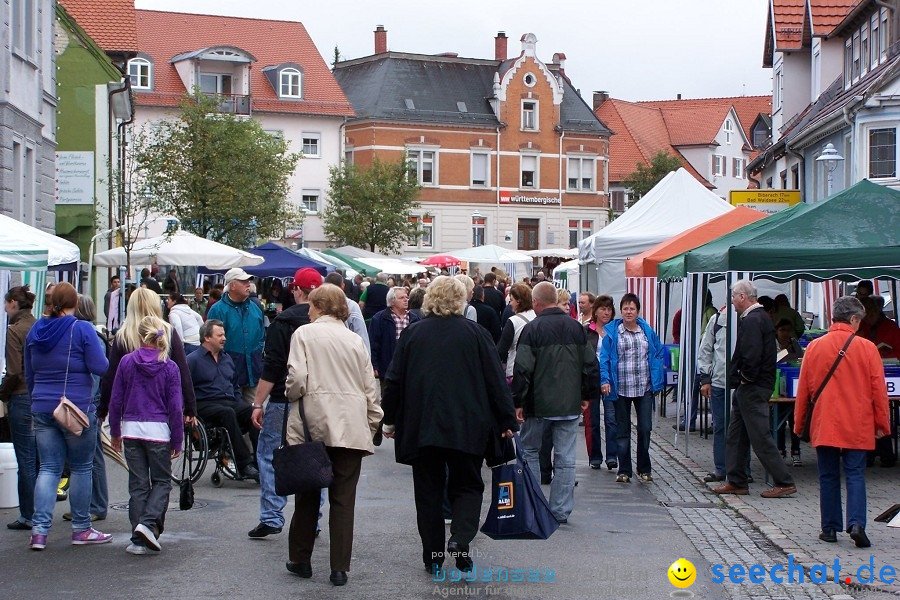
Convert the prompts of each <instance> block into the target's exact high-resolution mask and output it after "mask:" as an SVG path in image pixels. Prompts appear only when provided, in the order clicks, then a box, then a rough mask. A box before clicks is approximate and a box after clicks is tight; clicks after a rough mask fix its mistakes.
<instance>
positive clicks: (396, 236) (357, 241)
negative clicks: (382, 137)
mask: <svg viewBox="0 0 900 600" xmlns="http://www.w3.org/2000/svg"><path fill="white" fill-rule="evenodd" d="M328 184H329V188H330V189H329V192H328V195H329V202H328V206H327V207H326V208H325V210H324V212H323V213H322V218H323V221H324V224H325V235H327V236H328V239H330V240H332V241H334V242H337V243H340V244H349V245H351V246H358V247H366V248H368V249H369V250H370V251H373V252H374V251H375V248H376V247H377V248H379V249H380V250H383V251H385V252H399V251H400V249H401V248H402V247H403V244H404V243H406V240H410V239H417V238H418V236H420V235H421V232H420V231H419V230H418V229H417V228H416V225H415V224H414V223H410V221H409V214H410V211H413V210H415V209H417V208H419V204H418V202H416V197H417V196H418V193H419V189H420V188H419V185H418V184H417V183H416V182H415V180H413V179H412V178H410V177H409V175H408V172H407V165H406V160H405V159H403V158H401V159H400V160H397V161H386V162H383V161H380V160H378V159H377V158H376V159H375V161H374V162H373V163H372V166H370V167H360V166H357V165H354V164H342V165H341V166H339V167H331V169H330V173H329V178H328Z"/></svg>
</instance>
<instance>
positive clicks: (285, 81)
mask: <svg viewBox="0 0 900 600" xmlns="http://www.w3.org/2000/svg"><path fill="white" fill-rule="evenodd" d="M278 80H279V86H278V87H279V90H280V91H279V95H280V96H281V97H282V98H302V93H301V90H302V87H301V85H300V84H301V81H302V75H301V73H300V71H298V70H297V69H294V68H288V69H282V70H281V73H279V77H278Z"/></svg>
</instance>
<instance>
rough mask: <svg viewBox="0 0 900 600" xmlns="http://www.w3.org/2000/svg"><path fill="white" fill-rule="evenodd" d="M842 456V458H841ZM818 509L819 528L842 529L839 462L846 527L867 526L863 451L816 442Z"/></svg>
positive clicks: (864, 456) (864, 452)
mask: <svg viewBox="0 0 900 600" xmlns="http://www.w3.org/2000/svg"><path fill="white" fill-rule="evenodd" d="M842 459H843V460H842ZM816 461H817V462H818V467H819V511H820V512H821V516H822V529H834V530H835V531H844V529H845V528H844V527H842V526H841V522H842V521H841V462H843V464H844V479H845V480H846V484H847V527H846V529H850V528H851V527H853V526H854V525H859V526H860V527H862V528H863V529H865V527H866V477H865V474H866V451H865V450H847V449H841V448H833V447H831V446H819V447H818V448H816Z"/></svg>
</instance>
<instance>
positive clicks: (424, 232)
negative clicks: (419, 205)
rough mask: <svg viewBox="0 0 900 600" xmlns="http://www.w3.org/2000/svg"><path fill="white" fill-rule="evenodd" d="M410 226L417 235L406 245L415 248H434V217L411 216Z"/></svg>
mask: <svg viewBox="0 0 900 600" xmlns="http://www.w3.org/2000/svg"><path fill="white" fill-rule="evenodd" d="M409 224H410V227H411V228H412V230H413V231H415V232H416V233H417V235H413V236H410V237H409V238H407V240H406V245H407V246H410V247H413V248H433V247H434V217H433V216H431V215H424V216H421V217H420V216H418V215H410V217H409Z"/></svg>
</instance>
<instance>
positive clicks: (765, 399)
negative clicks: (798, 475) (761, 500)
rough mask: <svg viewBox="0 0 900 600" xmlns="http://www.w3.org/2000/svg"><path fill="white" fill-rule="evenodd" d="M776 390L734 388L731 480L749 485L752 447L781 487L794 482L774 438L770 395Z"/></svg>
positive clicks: (728, 446) (728, 447) (728, 444)
mask: <svg viewBox="0 0 900 600" xmlns="http://www.w3.org/2000/svg"><path fill="white" fill-rule="evenodd" d="M771 395H772V390H769V389H766V388H764V387H760V386H758V385H752V384H746V385H741V386H738V388H737V389H736V390H735V391H734V402H733V403H732V407H731V422H730V423H729V424H728V434H727V436H726V438H725V464H726V468H727V470H728V472H727V475H726V476H727V479H728V482H729V483H731V484H733V485H735V486H737V487H739V488H746V487H747V471H748V469H747V455H748V453H749V452H750V448H751V447H752V448H753V451H754V452H755V453H756V456H757V458H759V462H761V463H762V465H763V468H764V469H765V470H766V471H768V472H769V474H770V475H771V476H772V480H773V481H774V482H775V485H776V486H778V487H787V486H791V485H794V479H793V478H792V477H791V474H790V472H789V471H788V468H787V467H786V466H785V465H784V461H783V460H782V459H781V453H780V452H778V448H777V447H776V446H775V440H773V439H772V431H771V428H770V425H769V396H771Z"/></svg>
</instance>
